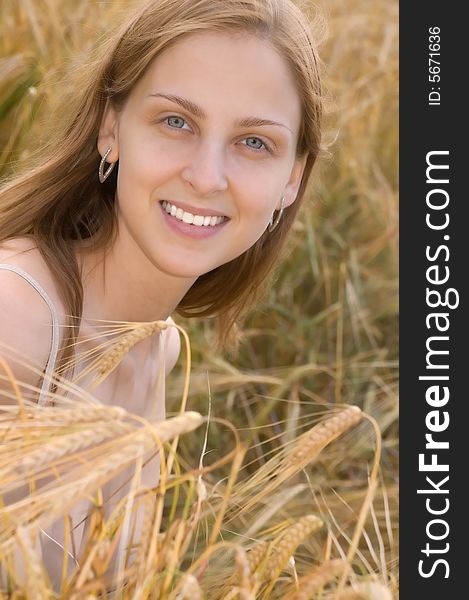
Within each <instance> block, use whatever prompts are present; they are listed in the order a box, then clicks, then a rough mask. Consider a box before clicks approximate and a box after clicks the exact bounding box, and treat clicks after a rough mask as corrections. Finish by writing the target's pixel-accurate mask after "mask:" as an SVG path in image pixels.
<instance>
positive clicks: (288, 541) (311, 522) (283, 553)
mask: <svg viewBox="0 0 469 600" xmlns="http://www.w3.org/2000/svg"><path fill="white" fill-rule="evenodd" d="M322 526H323V522H322V521H321V519H320V518H319V517H317V516H316V515H305V516H304V517H301V519H299V521H298V522H297V523H294V524H293V525H290V527H288V528H287V529H286V530H285V531H284V532H283V533H282V534H281V535H280V536H279V538H278V540H275V541H274V542H273V543H272V551H271V553H270V556H269V560H268V562H267V565H266V567H265V570H264V571H263V576H264V579H267V580H270V581H271V582H275V581H276V579H277V578H278V576H279V575H280V573H281V571H282V569H283V568H284V567H285V565H286V563H287V562H288V559H289V558H290V557H291V556H292V554H293V552H294V551H295V550H296V548H297V547H298V546H299V545H300V544H301V543H302V542H303V541H304V540H305V539H306V538H307V537H308V536H309V535H311V534H312V533H315V532H316V531H318V530H319V529H321V527H322Z"/></svg>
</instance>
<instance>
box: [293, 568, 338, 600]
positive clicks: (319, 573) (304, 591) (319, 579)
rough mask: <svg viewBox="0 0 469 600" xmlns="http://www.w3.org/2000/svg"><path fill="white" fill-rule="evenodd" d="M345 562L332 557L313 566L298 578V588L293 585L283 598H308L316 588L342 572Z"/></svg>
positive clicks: (302, 599)
mask: <svg viewBox="0 0 469 600" xmlns="http://www.w3.org/2000/svg"><path fill="white" fill-rule="evenodd" d="M345 564H346V563H345V561H344V560H341V559H333V560H328V561H326V562H323V563H322V564H320V565H318V566H317V567H314V569H312V570H311V572H310V573H308V575H305V576H304V577H301V579H299V580H298V589H296V586H295V588H294V589H292V590H291V591H290V592H289V593H288V594H287V596H286V598H285V600H310V598H313V595H314V594H315V593H316V592H317V591H318V590H320V589H321V588H323V587H324V586H325V585H326V584H327V583H329V582H330V581H332V579H334V578H335V577H337V576H338V575H340V574H341V573H342V571H343V569H344V565H345Z"/></svg>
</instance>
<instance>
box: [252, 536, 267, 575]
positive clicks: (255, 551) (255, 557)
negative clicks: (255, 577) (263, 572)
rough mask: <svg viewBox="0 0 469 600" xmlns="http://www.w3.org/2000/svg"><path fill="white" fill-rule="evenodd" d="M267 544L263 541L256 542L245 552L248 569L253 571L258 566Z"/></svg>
mask: <svg viewBox="0 0 469 600" xmlns="http://www.w3.org/2000/svg"><path fill="white" fill-rule="evenodd" d="M268 547H269V544H268V543H267V542H265V541H261V542H258V543H257V544H256V545H255V546H253V548H251V550H249V552H248V553H247V561H248V565H249V571H250V572H251V573H254V571H255V570H256V569H257V567H258V566H259V564H260V562H261V560H262V559H263V558H264V556H265V553H266V552H267V549H268Z"/></svg>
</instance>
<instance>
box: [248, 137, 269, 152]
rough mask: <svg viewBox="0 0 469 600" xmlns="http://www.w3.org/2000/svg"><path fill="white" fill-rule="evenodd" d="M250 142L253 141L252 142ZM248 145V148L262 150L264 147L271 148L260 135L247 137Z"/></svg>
mask: <svg viewBox="0 0 469 600" xmlns="http://www.w3.org/2000/svg"><path fill="white" fill-rule="evenodd" d="M249 142H252V144H251V143H249ZM246 146H247V147H248V148H252V150H262V149H263V148H265V149H266V150H269V148H268V147H267V145H266V144H265V143H264V142H263V141H262V140H261V139H260V138H258V137H248V138H246Z"/></svg>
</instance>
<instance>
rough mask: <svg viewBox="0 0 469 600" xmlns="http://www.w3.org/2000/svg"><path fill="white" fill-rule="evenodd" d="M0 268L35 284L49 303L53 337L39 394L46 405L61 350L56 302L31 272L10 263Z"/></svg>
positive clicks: (1, 264) (0, 264)
mask: <svg viewBox="0 0 469 600" xmlns="http://www.w3.org/2000/svg"><path fill="white" fill-rule="evenodd" d="M0 269H5V270H7V271H13V273H17V274H18V275H19V276H20V277H22V278H23V279H25V280H26V281H27V282H28V283H29V284H31V285H32V286H33V288H34V289H35V290H36V291H37V293H38V294H39V295H40V296H41V297H42V299H43V300H44V302H45V303H46V304H47V306H48V307H49V310H50V314H51V317H52V338H51V344H50V353H49V359H48V361H47V365H46V368H45V371H44V377H43V381H42V386H41V393H40V395H39V400H38V404H39V406H44V405H45V404H46V402H47V397H48V394H49V391H50V386H51V378H52V373H53V371H54V367H55V363H56V360H57V353H58V350H59V342H60V331H59V315H58V312H57V309H56V307H55V306H54V303H53V302H52V300H51V299H50V297H49V295H48V294H47V292H46V290H45V289H44V288H43V287H42V286H41V284H40V283H38V282H37V281H36V280H35V279H34V277H31V275H30V274H29V273H27V272H26V271H24V270H23V269H21V268H20V267H17V266H16V265H10V264H8V263H0Z"/></svg>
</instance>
